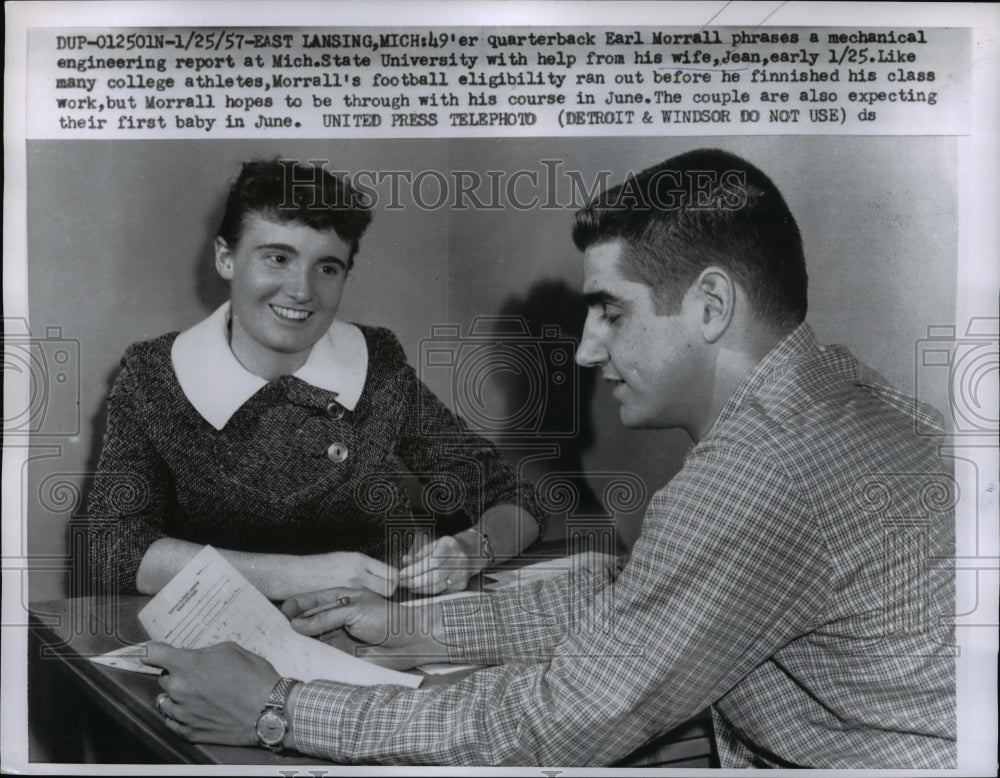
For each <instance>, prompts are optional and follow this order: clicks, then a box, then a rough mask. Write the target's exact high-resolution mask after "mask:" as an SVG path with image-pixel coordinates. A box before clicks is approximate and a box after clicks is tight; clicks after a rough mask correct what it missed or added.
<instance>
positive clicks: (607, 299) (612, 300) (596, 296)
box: [583, 290, 625, 308]
mask: <svg viewBox="0 0 1000 778" xmlns="http://www.w3.org/2000/svg"><path fill="white" fill-rule="evenodd" d="M583 301H584V302H585V303H586V304H587V307H588V308H593V307H594V306H597V305H622V304H623V303H624V302H625V301H624V300H622V298H621V297H617V296H616V295H613V294H611V292H606V291H604V290H601V291H598V292H589V293H587V294H585V295H584V296H583Z"/></svg>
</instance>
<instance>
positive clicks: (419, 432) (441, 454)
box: [399, 361, 548, 539]
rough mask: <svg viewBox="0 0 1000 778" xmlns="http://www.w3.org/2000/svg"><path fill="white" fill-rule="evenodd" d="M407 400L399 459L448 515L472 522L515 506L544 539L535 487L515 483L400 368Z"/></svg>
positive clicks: (494, 456) (496, 454)
mask: <svg viewBox="0 0 1000 778" xmlns="http://www.w3.org/2000/svg"><path fill="white" fill-rule="evenodd" d="M402 370H403V374H404V375H403V378H404V392H405V396H406V400H405V404H404V407H403V410H402V414H403V419H402V432H401V436H400V444H399V454H400V456H401V457H402V458H403V461H404V462H406V464H407V466H408V467H410V469H411V470H413V471H414V472H416V473H424V474H426V476H425V478H426V479H428V480H430V481H431V482H432V490H431V492H432V493H433V494H434V495H435V497H436V499H437V500H438V501H439V502H440V503H441V504H442V505H444V506H446V507H447V508H451V509H452V510H454V509H456V508H461V509H462V510H463V511H464V512H465V513H466V515H468V516H469V517H471V518H472V519H473V521H476V520H478V519H479V517H480V516H482V514H483V513H484V512H486V511H487V510H489V509H490V508H492V507H494V506H496V505H505V504H511V505H517V506H518V507H520V508H521V509H522V510H524V511H525V512H527V513H528V514H530V515H531V516H532V517H533V518H534V519H535V521H536V522H537V524H538V530H539V532H538V539H541V538H542V537H544V535H545V529H546V526H547V524H548V515H547V514H546V512H545V511H544V510H543V509H542V506H541V505H540V504H539V501H538V497H537V495H536V493H535V488H534V486H532V485H531V484H530V483H529V482H528V481H526V480H524V479H523V478H519V477H518V476H517V474H516V473H515V472H514V468H513V467H511V465H510V464H509V463H508V462H507V460H506V459H504V457H503V454H501V452H500V450H499V449H498V448H497V447H496V446H495V445H494V444H493V443H491V442H490V441H488V440H486V439H485V438H483V437H482V436H480V435H477V434H476V433H474V432H473V431H472V430H470V429H469V427H468V425H467V424H466V423H465V421H463V420H462V419H461V418H459V417H458V416H457V415H455V414H454V413H453V412H452V411H451V410H450V409H449V408H448V407H447V406H446V405H445V404H444V403H443V402H441V400H439V399H438V398H437V396H436V395H435V394H434V393H433V392H432V391H431V390H430V389H429V388H428V387H427V385H426V384H424V382H423V381H421V380H420V378H419V377H418V376H417V374H416V371H415V370H414V369H413V368H412V367H411V366H410V365H408V364H406V363H405V361H404V364H403V366H402Z"/></svg>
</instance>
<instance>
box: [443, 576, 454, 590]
mask: <svg viewBox="0 0 1000 778" xmlns="http://www.w3.org/2000/svg"><path fill="white" fill-rule="evenodd" d="M451 584H452V580H451V579H450V578H445V579H444V588H445V589H450V588H451Z"/></svg>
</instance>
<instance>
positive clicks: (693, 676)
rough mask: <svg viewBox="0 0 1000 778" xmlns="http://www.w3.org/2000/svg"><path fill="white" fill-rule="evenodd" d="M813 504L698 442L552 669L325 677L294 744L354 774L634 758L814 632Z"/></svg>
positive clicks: (817, 591) (562, 642)
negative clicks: (368, 768)
mask: <svg viewBox="0 0 1000 778" xmlns="http://www.w3.org/2000/svg"><path fill="white" fill-rule="evenodd" d="M801 494H802V492H801V490H799V489H797V488H796V485H795V483H794V482H793V480H792V479H791V478H790V477H789V476H788V475H787V474H786V473H784V472H783V471H782V470H781V469H780V467H779V466H777V465H776V464H775V463H774V462H769V461H766V459H765V457H763V456H762V455H761V454H759V453H758V452H756V451H755V450H753V449H744V448H742V447H740V446H730V447H728V448H725V447H714V448H713V447H711V446H703V447H700V448H699V451H698V452H697V453H694V452H693V453H692V455H691V456H689V460H688V463H687V465H686V466H685V468H684V469H683V470H682V471H681V473H679V474H678V475H677V476H676V477H675V479H674V480H673V481H672V482H671V483H670V484H669V485H668V486H667V487H666V488H665V489H664V490H662V491H661V492H659V493H658V494H657V495H656V496H655V497H654V499H653V501H652V502H651V503H650V506H649V509H648V511H647V514H646V518H645V522H644V526H643V531H642V534H641V535H640V537H639V540H638V541H637V543H636V545H635V548H634V549H633V552H632V556H631V558H630V560H629V562H628V564H627V565H626V566H625V568H624V569H623V570H622V572H621V575H619V576H618V578H617V579H616V580H615V581H614V583H612V584H609V585H608V586H606V587H603V588H602V589H600V591H599V593H598V595H597V596H595V597H593V598H591V599H590V601H589V604H588V607H586V608H585V609H584V610H583V611H582V612H581V613H580V618H577V619H574V620H572V621H570V622H568V626H567V628H566V629H564V630H561V631H560V630H554V631H553V632H552V635H551V637H552V639H553V640H557V641H559V642H558V645H556V646H554V647H553V648H552V650H551V653H550V654H549V655H547V656H546V658H545V659H544V660H543V661H536V662H533V663H526V662H521V663H508V664H504V665H501V666H497V667H490V668H486V669H484V670H482V671H480V672H477V673H474V674H473V675H471V676H469V677H468V678H466V679H464V680H462V681H460V682H458V683H456V684H454V685H448V686H436V687H429V688H427V689H416V690H408V689H402V688H398V687H386V686H381V687H372V688H354V687H350V686H343V685H340V684H335V683H331V682H325V681H315V682H312V683H309V684H307V685H306V686H305V688H304V690H303V692H302V694H301V695H300V697H299V700H298V702H297V703H296V706H295V709H294V711H293V727H294V731H295V737H296V743H297V745H298V746H299V747H300V748H301V749H302V750H304V751H307V752H309V753H314V754H317V755H321V756H325V757H329V758H332V759H335V760H337V761H342V762H349V763H359V762H381V763H387V764H413V763H424V764H446V765H447V764H466V765H475V764H520V765H539V764H560V765H600V764H609V763H612V762H614V761H616V760H618V759H621V758H622V757H624V756H626V755H627V754H629V753H631V752H632V751H634V750H635V749H636V748H637V747H639V746H640V745H642V744H643V743H645V742H647V741H648V740H650V739H651V738H653V737H656V736H657V735H659V734H662V733H663V732H666V731H668V730H670V729H671V728H673V727H674V726H676V725H677V724H679V723H680V722H682V721H684V720H686V719H688V718H690V717H692V716H693V715H695V714H696V713H698V712H700V711H701V710H703V709H704V708H705V707H706V706H708V705H709V704H711V703H712V702H714V701H715V700H717V699H718V698H719V697H721V696H722V695H724V694H725V693H726V692H727V691H728V690H729V689H731V688H732V687H733V686H734V685H735V684H736V683H738V682H739V681H740V680H741V679H742V678H743V677H744V676H746V675H747V674H748V673H749V672H750V671H751V670H752V669H753V668H754V667H756V666H757V665H759V664H760V663H761V662H763V661H764V660H765V659H767V658H768V657H769V656H771V655H772V654H773V653H774V652H775V651H776V650H777V649H778V648H780V647H781V646H782V645H784V644H785V643H787V642H788V641H789V640H791V639H792V638H793V637H795V636H797V635H799V634H802V633H803V632H804V631H805V630H806V629H807V628H808V627H809V626H810V625H811V624H813V623H814V619H815V615H816V613H817V612H818V610H819V609H821V608H822V607H823V602H824V597H825V594H824V592H825V591H826V589H825V587H826V586H827V585H828V582H829V571H828V568H827V566H826V561H825V560H826V557H825V554H824V545H823V542H822V538H821V537H820V534H819V531H818V528H817V527H815V525H814V523H813V522H812V521H811V520H810V516H809V511H808V506H806V505H804V504H803V502H802V498H801ZM560 580H562V579H560ZM504 599H505V600H506V598H504ZM470 601H471V600H470ZM467 607H469V606H467ZM498 615H501V616H502V615H503V612H502V611H498ZM507 617H508V618H509V613H508V615H507ZM534 626H537V625H534ZM517 628H518V627H517V623H516V622H515V623H513V624H512V623H509V622H503V623H501V624H499V625H498V629H497V630H496V632H495V633H494V634H495V635H498V636H499V635H503V634H505V633H506V632H509V631H512V630H516V629H517ZM451 629H453V627H448V628H446V631H448V630H451ZM560 632H561V634H560ZM486 634H487V635H489V634H490V633H489V632H487V633H486ZM495 639H496V640H497V641H498V645H499V646H503V645H504V643H505V641H507V640H509V639H506V638H501V637H496V638H495ZM499 653H502V651H500V652H499Z"/></svg>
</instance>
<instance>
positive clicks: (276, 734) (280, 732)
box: [257, 709, 288, 748]
mask: <svg viewBox="0 0 1000 778" xmlns="http://www.w3.org/2000/svg"><path fill="white" fill-rule="evenodd" d="M287 732H288V722H287V721H285V717H284V716H282V715H281V714H280V713H278V712H277V711H274V710H270V709H268V710H265V711H264V712H263V713H261V714H260V717H259V718H258V719H257V737H258V738H259V739H260V742H261V744H262V745H265V746H267V747H268V748H274V747H275V746H280V745H281V741H282V740H284V739H285V734H286V733H287Z"/></svg>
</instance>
